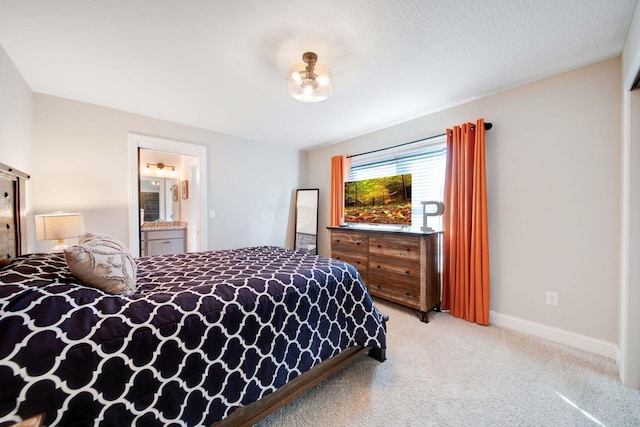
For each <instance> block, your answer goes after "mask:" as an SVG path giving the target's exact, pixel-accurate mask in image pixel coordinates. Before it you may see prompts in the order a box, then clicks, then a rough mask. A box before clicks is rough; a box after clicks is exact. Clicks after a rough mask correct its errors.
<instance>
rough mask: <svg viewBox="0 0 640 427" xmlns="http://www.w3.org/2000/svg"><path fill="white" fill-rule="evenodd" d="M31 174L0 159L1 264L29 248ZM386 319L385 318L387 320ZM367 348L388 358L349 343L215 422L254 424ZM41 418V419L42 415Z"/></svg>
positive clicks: (221, 425)
mask: <svg viewBox="0 0 640 427" xmlns="http://www.w3.org/2000/svg"><path fill="white" fill-rule="evenodd" d="M29 178H30V177H29V175H27V174H26V173H23V172H20V171H18V170H16V169H14V168H11V167H10V166H7V165H5V164H3V163H0V190H1V192H0V203H4V205H2V207H4V208H5V209H4V210H5V211H10V212H11V213H12V214H11V215H8V216H7V217H6V218H4V217H3V218H0V222H4V223H6V226H5V224H1V225H2V228H3V230H1V231H2V232H0V267H2V265H4V264H8V263H9V262H10V261H11V260H12V259H13V258H15V257H16V256H19V255H22V254H23V251H24V250H26V239H25V233H23V232H22V229H21V225H22V224H24V223H25V216H24V212H25V210H24V200H25V199H24V180H26V179H29ZM5 205H6V206H5ZM7 208H10V209H7ZM386 320H387V319H386V318H385V321H386ZM367 352H368V354H369V356H371V357H373V358H375V359H376V360H378V361H380V362H384V361H385V360H386V352H385V350H384V349H380V348H372V347H349V348H347V349H345V350H344V351H342V352H341V353H340V354H338V355H337V356H334V357H332V358H331V359H328V360H325V361H324V362H322V363H320V364H319V365H317V366H315V367H313V368H312V369H311V370H309V371H307V372H305V373H303V374H301V375H299V376H298V377H296V378H295V379H293V380H292V381H290V382H288V383H287V384H285V385H284V386H282V387H281V388H279V389H278V390H276V391H274V392H273V393H271V394H269V395H268V396H266V397H264V398H262V399H260V400H258V401H256V402H253V403H251V404H249V405H247V406H243V407H241V408H238V409H236V410H235V411H233V412H232V413H231V414H230V415H229V416H228V417H226V418H224V419H223V420H220V421H218V422H216V423H214V424H213V426H215V427H227V426H229V427H230V426H234V427H236V426H251V425H253V424H255V423H256V422H258V421H260V420H261V419H263V418H265V417H266V416H267V415H269V414H271V413H273V412H275V411H276V410H278V409H279V408H281V407H283V406H284V405H286V404H287V403H289V402H291V401H292V400H294V399H296V398H298V397H300V396H301V395H302V394H304V393H305V392H307V391H308V390H310V389H312V388H313V387H315V386H316V385H318V384H319V383H320V382H322V381H323V380H325V379H327V378H328V377H330V376H331V375H333V374H334V373H336V372H338V371H339V370H340V369H342V368H343V367H345V366H347V365H348V364H350V363H351V362H353V361H355V360H356V359H358V358H360V357H363V356H364V354H365V353H367ZM38 420H39V421H40V422H41V421H42V419H41V417H40V418H39V419H38ZM29 421H32V420H31V419H30V420H25V421H23V422H29ZM19 425H20V424H19ZM24 425H27V424H24ZM28 425H38V424H28Z"/></svg>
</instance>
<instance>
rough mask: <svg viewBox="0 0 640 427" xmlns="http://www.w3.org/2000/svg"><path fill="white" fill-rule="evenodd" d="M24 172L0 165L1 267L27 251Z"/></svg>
mask: <svg viewBox="0 0 640 427" xmlns="http://www.w3.org/2000/svg"><path fill="white" fill-rule="evenodd" d="M29 178H30V177H29V175H27V174H26V173H24V172H21V171H19V170H17V169H14V168H12V167H11V166H7V165H5V164H4V163H0V267H1V266H3V265H6V264H8V263H10V262H11V260H12V259H13V258H15V257H17V256H19V255H22V253H23V251H24V250H26V233H23V230H22V225H23V224H25V214H24V212H25V211H26V209H25V204H24V201H25V197H24V194H25V181H26V180H28V179H29Z"/></svg>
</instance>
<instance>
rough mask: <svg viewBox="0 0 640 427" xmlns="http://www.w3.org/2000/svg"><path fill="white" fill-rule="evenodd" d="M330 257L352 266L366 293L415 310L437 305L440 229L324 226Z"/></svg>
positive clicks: (423, 318)
mask: <svg viewBox="0 0 640 427" xmlns="http://www.w3.org/2000/svg"><path fill="white" fill-rule="evenodd" d="M328 229H329V232H330V233H331V257H332V258H335V259H339V260H341V261H345V262H347V263H349V264H351V265H353V266H354V267H355V268H356V269H357V270H358V272H359V273H360V276H361V277H362V279H363V280H364V282H365V284H366V285H367V289H368V290H369V293H370V294H371V295H373V296H375V297H379V298H382V299H385V300H388V301H392V302H395V303H397V304H400V305H403V306H405V307H409V308H412V309H414V310H416V311H417V312H418V313H419V317H420V320H421V321H423V322H425V323H426V322H428V317H427V313H428V312H429V311H431V310H433V309H438V310H439V308H440V273H439V268H438V266H439V260H440V258H439V254H440V241H441V235H442V232H421V231H388V230H376V229H374V228H373V227H372V228H371V229H368V228H361V227H357V228H356V227H354V228H350V227H328Z"/></svg>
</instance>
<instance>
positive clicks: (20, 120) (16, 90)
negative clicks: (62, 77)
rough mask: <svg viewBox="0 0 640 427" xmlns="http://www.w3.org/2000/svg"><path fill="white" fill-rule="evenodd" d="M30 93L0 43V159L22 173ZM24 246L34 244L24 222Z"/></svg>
mask: <svg viewBox="0 0 640 427" xmlns="http://www.w3.org/2000/svg"><path fill="white" fill-rule="evenodd" d="M32 104H33V96H32V93H31V89H30V88H29V86H28V85H27V83H26V82H25V81H24V79H23V78H22V76H21V75H20V73H19V72H18V70H17V69H16V67H15V66H14V65H13V62H12V61H11V59H9V57H8V56H7V53H6V52H5V50H4V49H3V48H2V46H0V163H4V164H6V165H8V166H11V167H13V168H15V169H18V170H20V171H22V172H25V173H31V169H32V162H31V140H32V137H31V125H32ZM25 189H26V200H25V206H24V208H25V212H23V214H24V215H25V216H26V217H29V216H30V215H31V213H32V206H31V205H32V198H31V181H25ZM23 233H24V238H25V239H26V241H27V247H26V248H22V251H23V252H25V253H26V252H31V251H32V250H33V247H34V244H35V231H34V228H33V226H30V225H29V223H27V228H26V229H25V230H23Z"/></svg>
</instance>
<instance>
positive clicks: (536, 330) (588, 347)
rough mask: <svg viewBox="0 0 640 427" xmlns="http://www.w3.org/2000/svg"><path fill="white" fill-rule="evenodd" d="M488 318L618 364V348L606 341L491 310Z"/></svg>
mask: <svg viewBox="0 0 640 427" xmlns="http://www.w3.org/2000/svg"><path fill="white" fill-rule="evenodd" d="M489 318H490V319H491V320H490V322H491V324H492V325H496V326H502V327H505V328H509V329H513V330H516V331H519V332H524V333H526V334H530V335H533V336H536V337H540V338H544V339H547V340H549V341H553V342H557V343H560V344H565V345H568V346H571V347H574V348H577V349H580V350H584V351H588V352H591V353H595V354H599V355H601V356H605V357H608V358H611V359H614V360H615V361H616V364H617V365H618V366H619V365H620V363H619V362H620V350H619V348H618V345H617V344H615V343H611V342H608V341H603V340H599V339H596V338H592V337H588V336H586V335H580V334H576V333H574V332H570V331H566V330H564V329H559V328H554V327H552V326H547V325H543V324H541V323H536V322H531V321H529V320H524V319H520V318H518V317H514V316H510V315H508V314H502V313H498V312H495V311H491V312H490V315H489Z"/></svg>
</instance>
